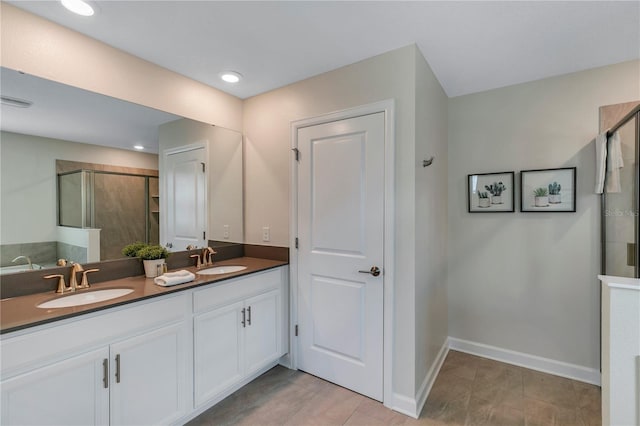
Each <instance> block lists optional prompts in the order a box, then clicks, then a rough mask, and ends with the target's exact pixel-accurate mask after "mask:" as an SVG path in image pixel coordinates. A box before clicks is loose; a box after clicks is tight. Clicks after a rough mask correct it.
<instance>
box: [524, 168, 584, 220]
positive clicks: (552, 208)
mask: <svg viewBox="0 0 640 426" xmlns="http://www.w3.org/2000/svg"><path fill="white" fill-rule="evenodd" d="M576 177H577V168H576V167H561V168H556V169H536V170H522V171H520V211H521V212H525V213H575V212H576ZM536 194H539V195H537V196H536Z"/></svg>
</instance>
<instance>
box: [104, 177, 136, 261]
mask: <svg viewBox="0 0 640 426" xmlns="http://www.w3.org/2000/svg"><path fill="white" fill-rule="evenodd" d="M94 185H95V191H94V217H95V227H96V228H99V229H101V231H100V259H102V260H105V259H116V258H121V257H122V254H121V250H122V248H123V247H124V246H126V245H127V244H130V243H133V242H136V241H145V239H146V229H145V228H146V225H145V221H144V220H141V219H140V218H144V217H145V216H146V211H147V207H146V201H147V198H146V191H145V186H146V180H145V178H144V177H143V176H126V175H115V174H102V173H96V174H95V175H94Z"/></svg>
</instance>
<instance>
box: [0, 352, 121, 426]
mask: <svg viewBox="0 0 640 426" xmlns="http://www.w3.org/2000/svg"><path fill="white" fill-rule="evenodd" d="M108 359H109V350H108V348H106V347H105V348H103V349H99V350H96V351H92V352H88V353H85V354H82V355H79V356H76V357H73V358H69V359H67V360H64V361H61V362H57V363H55V364H51V365H48V366H46V367H42V368H39V369H36V370H33V371H30V372H28V373H25V374H22V375H19V376H16V377H13V378H11V379H7V380H4V381H3V382H2V421H1V423H2V424H3V425H7V426H8V425H69V426H70V425H82V426H84V425H94V424H95V425H108V424H109V388H108V387H105V383H106V382H105V380H104V378H105V377H104V374H105V373H107V374H108V372H107V371H106V368H105V367H108V364H107V365H105V362H106V363H108Z"/></svg>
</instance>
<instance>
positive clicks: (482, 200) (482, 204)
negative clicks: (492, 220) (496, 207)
mask: <svg viewBox="0 0 640 426" xmlns="http://www.w3.org/2000/svg"><path fill="white" fill-rule="evenodd" d="M478 207H489V199H488V198H478Z"/></svg>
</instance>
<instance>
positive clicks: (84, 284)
mask: <svg viewBox="0 0 640 426" xmlns="http://www.w3.org/2000/svg"><path fill="white" fill-rule="evenodd" d="M99 270H100V269H98V268H95V269H87V270H85V271H83V272H82V282H81V283H80V285H79V286H77V287H76V288H89V279H88V278H87V274H88V273H90V272H98V271H99Z"/></svg>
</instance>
